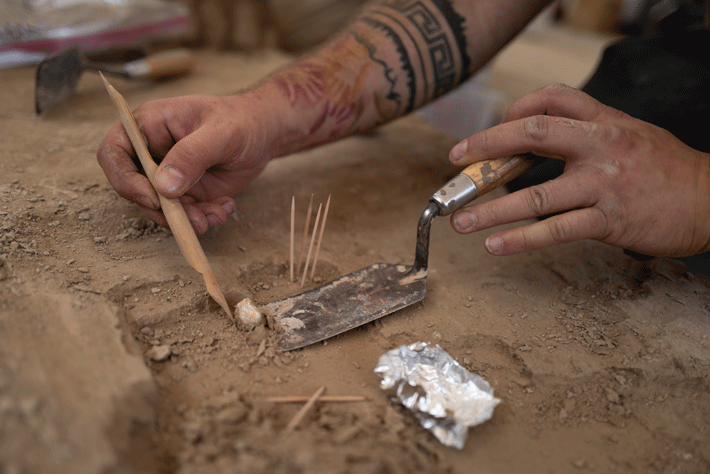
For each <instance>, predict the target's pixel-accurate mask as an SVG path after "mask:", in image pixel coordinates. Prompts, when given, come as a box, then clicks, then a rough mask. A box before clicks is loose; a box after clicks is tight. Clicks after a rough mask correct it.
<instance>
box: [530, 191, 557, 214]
mask: <svg viewBox="0 0 710 474" xmlns="http://www.w3.org/2000/svg"><path fill="white" fill-rule="evenodd" d="M526 197H527V204H528V207H529V209H530V210H531V211H532V212H534V213H535V215H536V216H542V215H545V214H547V213H549V212H550V209H551V205H552V199H551V196H550V193H549V192H548V191H547V189H546V188H545V187H544V186H542V185H538V186H531V187H529V188H528V192H527V196H526Z"/></svg>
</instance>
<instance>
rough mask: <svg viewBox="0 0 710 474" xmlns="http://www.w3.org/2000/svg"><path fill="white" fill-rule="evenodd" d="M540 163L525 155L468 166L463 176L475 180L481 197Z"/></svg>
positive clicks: (478, 195)
mask: <svg viewBox="0 0 710 474" xmlns="http://www.w3.org/2000/svg"><path fill="white" fill-rule="evenodd" d="M538 163H539V161H537V160H534V159H530V158H526V157H525V156H523V155H513V156H506V157H505V158H498V159H495V160H490V161H479V162H477V163H473V164H471V165H469V166H467V167H466V169H464V170H463V171H462V172H461V174H465V175H466V176H468V177H469V178H471V179H472V180H473V182H474V184H475V185H476V189H477V190H478V194H477V197H480V196H483V195H484V194H486V193H488V192H491V191H493V190H494V189H495V188H497V187H499V186H502V185H504V184H505V183H507V182H508V181H510V180H512V179H514V178H517V177H518V176H520V175H521V174H523V173H525V172H526V171H528V170H529V169H530V168H532V167H533V166H535V165H536V164H538Z"/></svg>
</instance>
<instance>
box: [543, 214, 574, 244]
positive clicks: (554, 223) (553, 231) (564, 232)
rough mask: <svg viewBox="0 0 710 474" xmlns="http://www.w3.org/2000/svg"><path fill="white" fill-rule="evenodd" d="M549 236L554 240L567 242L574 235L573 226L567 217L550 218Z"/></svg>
mask: <svg viewBox="0 0 710 474" xmlns="http://www.w3.org/2000/svg"><path fill="white" fill-rule="evenodd" d="M548 229H549V232H550V237H551V238H552V240H553V241H554V242H559V243H562V242H569V241H571V240H572V236H573V235H574V228H573V226H572V223H571V222H570V220H569V219H567V218H565V216H560V217H559V218H557V219H550V220H549V226H548Z"/></svg>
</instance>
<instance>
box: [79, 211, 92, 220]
mask: <svg viewBox="0 0 710 474" xmlns="http://www.w3.org/2000/svg"><path fill="white" fill-rule="evenodd" d="M78 217H79V220H80V221H88V220H89V219H91V214H89V213H88V212H81V213H79V216H78Z"/></svg>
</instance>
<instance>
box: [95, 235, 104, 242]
mask: <svg viewBox="0 0 710 474" xmlns="http://www.w3.org/2000/svg"><path fill="white" fill-rule="evenodd" d="M94 243H96V244H105V243H106V237H104V236H98V237H94Z"/></svg>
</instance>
